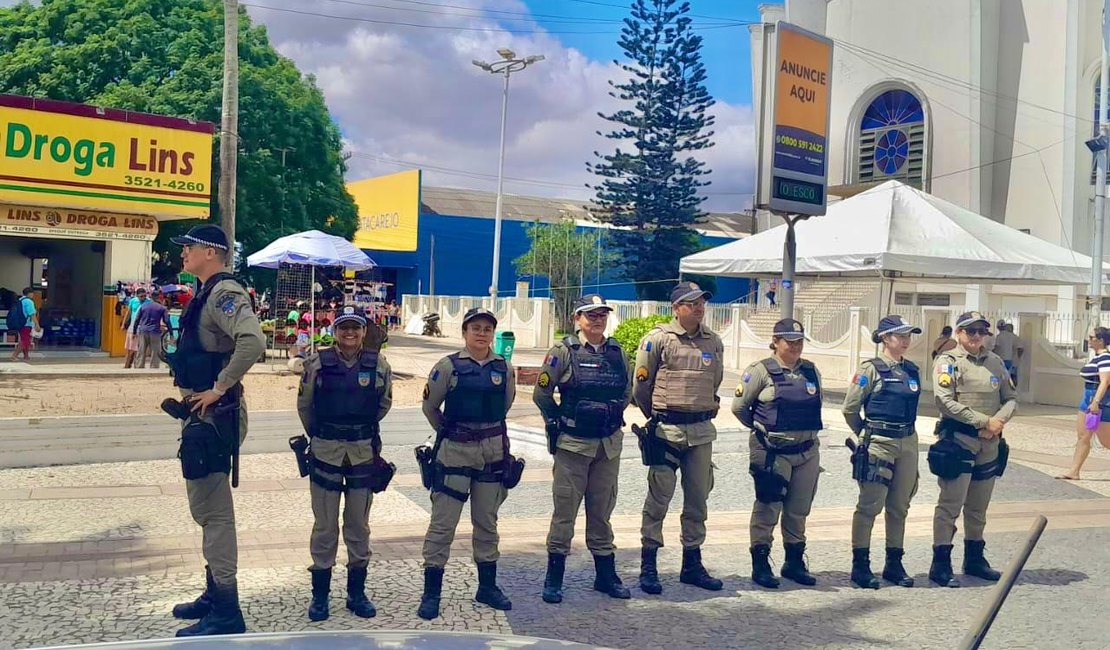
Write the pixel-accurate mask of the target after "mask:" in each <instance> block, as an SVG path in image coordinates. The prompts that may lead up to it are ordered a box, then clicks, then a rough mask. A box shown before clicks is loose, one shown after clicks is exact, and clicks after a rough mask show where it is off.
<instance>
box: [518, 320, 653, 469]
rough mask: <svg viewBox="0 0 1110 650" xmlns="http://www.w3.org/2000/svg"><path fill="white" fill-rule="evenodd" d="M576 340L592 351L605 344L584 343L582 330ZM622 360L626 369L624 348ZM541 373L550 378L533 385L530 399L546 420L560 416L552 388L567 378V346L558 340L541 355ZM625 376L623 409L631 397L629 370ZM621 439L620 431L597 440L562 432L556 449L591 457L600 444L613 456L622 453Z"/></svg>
mask: <svg viewBox="0 0 1110 650" xmlns="http://www.w3.org/2000/svg"><path fill="white" fill-rule="evenodd" d="M578 340H579V341H580V342H581V343H582V345H584V346H589V348H590V349H592V350H594V351H595V352H600V351H601V350H602V348H603V347H604V345H605V343H602V345H601V346H595V345H593V344H591V343H589V342H587V341H586V337H585V336H583V335H582V333H581V332H579V333H578ZM621 360H622V361H623V362H624V367H625V368H628V355H627V354H625V352H624V350H621ZM544 373H546V374H547V377H548V378H549V379H548V380H547V382H546V383H547V385H546V386H543V385H541V384H542V383H543V382H540V383H537V384H536V390H535V391H533V392H532V401H533V402H535V403H536V406H538V407H539V408H540V412H541V413H543V417H544V419H545V420H555V419H558V417H559V403H558V402H556V401H555V389H556V388H558V384H561V383H563V382H566V381H570V375H571V370H570V348H568V347H567V346H565V345H563V343H562V342H559V343H557V344H556V345H555V347H553V348H551V350H550V351H549V352H548V353H547V356H546V357H544V360H543V365H542V366H541V367H540V376H541V377H542V376H544ZM628 378H629V383H628V387H627V388H626V389H625V391H624V405H623V406H622V407H621V408H622V409H623V408H624V407H627V406H628V403H629V402H630V401H631V400H632V381H631V380H632V375H631V373H629V377H628ZM561 398H562V396H561V395H560V399H561ZM623 438H624V433H623V432H622V431H620V430H617V432H616V433H614V434H613V435H611V436H608V437H606V438H601V439H600V440H599V439H596V438H580V437H578V436H572V435H569V434H566V433H563V434H560V435H559V440H558V442H557V443H556V446H557V447H558V448H559V449H565V450H567V451H570V452H573V453H576V454H582V455H583V456H589V457H590V458H593V457H594V456H597V448H598V447H599V446H603V447H604V448H605V457H606V458H609V459H613V458H617V457H618V456H620V455H621V447H622V445H623Z"/></svg>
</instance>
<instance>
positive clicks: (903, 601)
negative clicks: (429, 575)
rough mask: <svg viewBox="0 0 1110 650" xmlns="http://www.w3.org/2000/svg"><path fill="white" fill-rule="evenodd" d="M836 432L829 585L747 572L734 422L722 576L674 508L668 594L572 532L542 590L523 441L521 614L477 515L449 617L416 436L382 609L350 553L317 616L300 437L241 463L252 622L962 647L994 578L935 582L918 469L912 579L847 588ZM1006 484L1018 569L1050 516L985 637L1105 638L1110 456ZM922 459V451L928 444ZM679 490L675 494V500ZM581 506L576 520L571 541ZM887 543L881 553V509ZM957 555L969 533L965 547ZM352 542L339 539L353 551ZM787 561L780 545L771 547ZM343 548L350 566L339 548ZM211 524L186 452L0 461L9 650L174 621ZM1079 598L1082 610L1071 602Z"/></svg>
mask: <svg viewBox="0 0 1110 650" xmlns="http://www.w3.org/2000/svg"><path fill="white" fill-rule="evenodd" d="M842 439H843V435H842V434H840V433H837V432H831V433H829V434H826V435H823V436H822V465H823V466H824V468H825V470H826V471H825V472H824V473H823V475H822V478H821V483H820V487H819V489H818V494H817V499H816V502H815V504H814V512H813V514H812V516H811V517H810V520H809V526H808V533H809V540H810V543H809V548H808V557H809V561H810V565H811V568H812V569H813V570H814V571H815V572H816V573H817V575H818V577H819V579H820V583H819V585H818V586H817V587H816V588H799V587H796V586H794V585H792V584H790V585H785V586H784V588H783V589H780V590H778V591H768V590H762V589H759V588H757V587H754V586H753V585H752V583H751V582H750V580H748V578H747V575H748V573H749V572H750V559H749V556H748V551H747V544H748V532H747V522H748V517H749V509H750V506H751V502H752V498H753V495H752V488H751V480H750V478H749V477H748V476H747V454H746V452H744V451H743V450H744V448H745V445H744V444H743V438H742V436H740V435H739V434H729V433H725V434H723V435H722V436H721V438H720V439H719V441H718V442H717V443H716V445H715V463H716V465H717V476H716V488H715V490H714V491H713V493H712V497H711V501H710V511H711V514H710V520H709V524H708V527H709V537H708V540H707V542H706V545H705V548H704V555H705V562H706V565H707V566H708V567H709V569H710V570H711V571H712V572H713V573H714V574H716V575H718V576H720V577H721V578H722V579H724V580H725V583H726V587H725V589H724V590H723V591H721V592H716V593H710V592H705V591H701V590H698V589H695V588H693V587H689V586H686V585H681V584H680V583H679V582H678V570H679V565H680V556H681V549H680V548H679V546H678V513H677V511H673V514H672V515H671V516H670V517H668V519H667V522H666V526H665V535H666V539H667V540H668V546H667V547H666V548H665V549H664V550H663V551H662V552H661V554H660V563H661V566H660V569H661V573H662V574H663V581H664V584H665V591H664V593H663V595H661V596H647V595H645V594H643V593H642V592H640V591H639V590H638V589H635V588H634V589H633V598H632V599H631V600H628V601H617V600H612V599H609V598H607V597H605V596H604V595H602V594H599V593H597V592H595V591H593V590H592V588H591V587H592V579H593V567H592V562H591V559H590V557H589V554H588V553H587V552H586V551H585V550H584V549H583V548H582V545H581V542H580V541H579V542H578V543H577V544H576V546H575V551H574V553H573V554H572V556H571V558H570V560H569V562H568V573H567V581H566V599H565V601H564V602H563V603H562V604H561V605H557V606H551V605H547V604H545V603H543V602H542V601H541V600H540V598H539V592H540V589H541V585H542V582H543V571H544V563H545V559H544V553H545V546H544V539H545V536H546V532H547V523H548V517H549V516H550V504H551V491H550V461H549V459H548V457H546V455H545V454H542V453H540V454H535V453H530V454H529V461H528V462H529V465H528V469H527V470H526V473H525V477H524V481H523V482H522V483H521V485H520V486H518V487H517V488H516V489H514V490H513V491H512V492H511V493H510V496H509V499H508V501H507V502H506V504H505V506H504V507H503V509H502V511H501V522H500V529H501V534H502V552H503V557H502V562H501V567H500V575H501V581H502V585H503V587H504V588H505V590H506V592H507V593H508V594H509V595H510V596H511V597H512V598H513V601H514V608H513V610H512V611H510V612H507V613H503V612H495V611H493V610H491V609H489V608H486V607H483V606H480V605H477V604H476V603H474V602H473V600H472V595H473V591H474V589H475V586H476V581H477V580H476V575H475V572H474V567H473V564H472V562H471V561H470V559H469V555H470V548H469V534H470V528H469V525H468V524H467V523H465V522H467V521H468V517H467V515H466V513H464V515H463V518H462V520H463V522H464V523H463V524H462V525H460V529H459V534H458V536H457V539H456V544H455V549H454V551H453V553H454V557H453V559H452V560H451V563H450V565H449V567H448V573H447V579H446V583H445V600H444V616H443V617H442V618H441V619H438V620H436V621H433V622H430V623H429V622H425V621H421V620H420V619H418V618H417V617H416V616H415V609H416V605H417V603H418V601H419V594H420V590H421V569H420V547H421V540H422V537H423V534H424V529H425V527H426V525H427V520H428V497H427V493H426V492H425V491H424V490H423V489H422V488H421V487H420V485H419V478H418V476H417V474H416V467H415V463H414V461H413V459H412V451H411V447H410V446H390V447H386V449H385V450H384V455H386V457H387V458H390V459H391V460H393V461H394V462H396V463H397V465H398V472H399V474H398V476H397V478H396V479H395V481H396V482H395V483H394V485H393V486H391V487H390V489H389V490H388V491H386V492H385V493H383V494H382V495H379V496H378V497H377V498H376V499H375V502H374V505H373V508H372V510H371V530H372V533H371V535H372V539H373V540H374V557H373V558H372V560H371V577H370V580H369V582H368V586H369V591H370V596H371V598H372V599H373V600H374V601H375V603H376V604H377V605H378V610H379V614H378V617H377V618H375V619H372V620H369V621H366V620H361V619H356V618H354V617H353V616H351V615H350V614H349V613H348V612H347V611H346V610H345V609H344V608H343V603H342V598H343V593H342V588H341V586H342V584H344V580H345V575H344V573H345V570H344V569H342V568H339V569H337V574H336V576H335V582H334V585H333V586H334V587H335V590H333V593H332V609H333V615H332V617H331V618H330V619H329V620H328V621H326V622H323V623H310V622H309V621H308V620H307V618H306V616H305V608H306V607H307V602H308V595H309V593H308V592H309V586H308V582H309V579H308V573H307V571H306V570H305V569H306V567H307V566H308V564H309V558H308V553H307V540H308V533H309V529H310V527H311V515H310V508H309V502H308V492H307V487H306V482H305V481H304V480H303V479H299V478H297V477H296V474H295V469H294V465H293V461H292V457H291V455H290V454H288V453H286V454H255V455H250V456H246V457H244V459H243V463H242V466H243V481H242V485H241V487H240V489H239V490H238V491H237V492H236V495H235V500H236V511H237V514H238V519H239V531H240V579H239V581H240V589H241V597H242V601H243V608H244V614H245V616H246V618H247V624H248V627H249V629H250V630H251V631H259V632H261V631H282V630H302V629H352V628H371V627H372V628H379V629H405V628H417V629H446V630H467V631H480V632H494V633H515V634H522V635H533V636H546V637H554V638H561V639H567V640H572V641H579V642H586V643H593V644H597V645H602V646H608V647H616V648H655V647H660V648H668V649H671V648H674V649H681V648H702V647H753V648H754V647H760V648H764V647H772V648H778V647H781V648H797V647H808V646H817V645H821V646H826V647H837V648H886V647H898V648H950V647H953V646H955V645H956V644H957V642H958V640H959V639H960V638H961V637H962V635H963V633H964V631H965V630H966V628H967V626H968V625H969V623H970V621H971V619H972V617H973V616H974V614H975V612H976V611H977V610H978V609H979V607H980V606H981V605H982V603H983V602H984V600H985V599H986V598H987V597H988V593H989V586H988V585H987V584H986V583H983V582H982V581H979V580H975V579H967V580H966V583H967V584H965V587H964V588H962V589H959V590H952V589H940V588H934V587H931V586H930V585H929V584H928V581H927V579H926V577H925V575H924V574H925V572H926V571H927V569H928V563H929V552H930V551H929V545H930V543H931V542H930V535H931V516H932V505H933V504H934V503H935V500H936V495H937V486H936V482H935V480H934V479H933V478H932V476H930V475H928V474H925V475H924V476H923V477H922V481H921V487H920V490H919V492H918V495H917V497H916V498H915V500H914V505H913V507H912V508H911V510H910V519H909V522H908V527H907V534H908V540H907V557H906V565H907V568H908V569H909V570H910V571H911V572H913V573H915V574H917V581H918V587H916V588H914V589H902V588H897V587H892V586H889V585H888V586H886V587H884V588H883V589H881V590H880V591H878V592H864V591H861V590H857V589H853V588H851V586H850V584H849V582H848V571H849V569H850V543H849V533H850V522H851V513H852V509H853V506H854V503H855V495H856V487H855V484H854V483H852V482H851V481H850V480H849V478H848V471H847V469H848V461H847V452H846V450H845V449H844V448H843V447H841V446H837V442H838V440H842ZM1023 453H1024V455H1025V456H1027V457H1028V459H1029V460H1025V459H1020V460H1018V461H1017V462H1015V463H1013V464H1012V465H1011V467H1010V469H1009V470H1008V471H1007V473H1006V476H1005V478H1004V479H1002V480H1001V481H999V483H998V484H997V487H996V489H995V498H994V502H993V504H992V508H991V515H990V521H989V524H988V531H987V532H988V543H989V546H988V554H989V556H990V557H991V558H992V559H993V560H994V564H995V565H996V566H999V567H1001V566H1004V565H1005V564H1006V563H1007V561H1008V558H1009V557H1010V556H1011V555H1012V553H1013V552H1015V550H1016V549H1017V548H1018V547H1019V546H1020V544H1021V542H1022V540H1023V539H1024V536H1025V531H1026V530H1027V529H1028V527H1029V525H1030V522H1031V521H1032V519H1033V517H1034V516H1035V515H1036V514H1038V513H1044V514H1046V515H1047V516H1048V517H1049V520H1050V522H1049V528H1048V531H1047V532H1046V533H1045V535H1044V537H1043V538H1042V540H1041V543H1040V545H1039V546H1038V548H1037V550H1036V552H1035V553H1034V555H1033V557H1032V558H1031V559H1030V561H1029V563H1028V564H1027V566H1026V570H1025V572H1024V573H1023V574H1022V577H1021V579H1020V580H1019V583H1018V585H1017V587H1016V588H1015V590H1014V591H1013V592H1012V594H1011V596H1010V599H1009V600H1008V601H1007V603H1006V606H1005V608H1004V609H1003V610H1002V613H1001V615H1000V616H999V618H998V620H997V621H996V623H995V625H994V629H993V630H992V632H991V634H990V636H989V637H988V640H987V643H986V644H985V645H984V647H989V648H1043V647H1048V646H1050V645H1062V646H1065V647H1068V648H1107V647H1110V641H1107V638H1108V637H1107V632H1106V630H1107V628H1106V625H1105V623H1104V621H1102V620H1101V619H1100V618H1099V617H1098V612H1101V611H1103V610H1104V609H1105V606H1106V605H1107V604H1110V599H1108V596H1107V594H1110V571H1108V569H1110V556H1107V554H1106V553H1105V550H1104V549H1105V540H1106V535H1107V532H1108V531H1110V498H1107V495H1108V493H1110V489H1108V488H1107V487H1106V486H1108V485H1110V482H1108V481H1107V480H1106V479H1107V478H1110V477H1108V476H1106V472H1105V471H1102V472H1101V473H1100V472H1098V471H1095V472H1091V473H1088V474H1085V476H1089V477H1090V478H1089V479H1088V480H1084V481H1080V482H1064V481H1058V480H1054V479H1052V478H1051V476H1052V473H1053V472H1055V471H1058V469H1059V467H1060V464H1061V463H1062V462H1064V461H1066V458H1064V457H1063V456H1061V455H1052V454H1041V453H1037V452H1031V451H1025V452H1023ZM922 461H923V463H922V467H923V468H924V459H922ZM644 476H645V468H644V467H643V466H642V465H640V463H639V461H638V459H637V457H636V450H635V443H634V439H633V438H631V437H629V439H628V444H626V454H625V457H624V458H623V460H622V467H621V480H620V486H619V493H620V496H619V498H618V504H617V509H616V512H615V514H614V518H613V523H614V528H615V531H616V535H617V544H618V547H619V548H620V549H621V550H620V551H619V553H618V568H619V569H620V571H621V573H622V574H623V576H624V578H625V581H626V583H629V584H630V586H633V585H634V581H635V576H636V572H637V570H638V562H639V551H638V546H639V523H640V508H641V506H642V503H643V497H644V493H645V491H646V486H645V481H644ZM681 500H682V497H681V494H676V495H675V498H674V501H673V504H675V505H678V504H681ZM581 528H582V523H581V522H580V523H579V540H580V539H581V534H582V533H581ZM874 546H875V548H876V555H881V548H882V546H883V544H882V525H881V518H880V521H879V525H878V526H877V527H876V539H875V543H874ZM955 555H956V558H957V562H958V561H959V559H960V558H962V549H961V548H959V547H957V551H956V553H955ZM341 556H342V553H341ZM773 559H774V560H775V561H776V562H781V560H782V552H781V548H780V547H776V549H775V552H774V555H773ZM341 563H342V562H341ZM202 567H203V559H202V558H201V556H200V537H199V530H198V529H197V528H196V526H195V525H194V524H193V522H192V521H191V520H190V518H189V516H188V512H187V506H186V503H185V499H184V485H183V481H182V479H181V478H180V473H179V468H178V466H177V464H176V463H175V462H172V461H147V462H127V463H105V464H97V465H80V466H61V467H48V468H30V469H11V470H0V603H3V604H4V606H3V607H0V648H16V647H18V648H24V647H35V646H45V645H53V644H62V643H80V642H92V641H108V640H120V639H135V638H151V637H165V636H170V635H172V632H173V631H174V630H175V629H176V628H177V627H179V625H180V622H179V621H175V620H173V619H172V618H171V617H170V615H169V610H170V607H171V605H172V604H173V603H175V602H178V601H181V600H186V599H189V598H192V597H194V596H195V595H196V593H197V592H198V591H199V589H200V588H201V586H202ZM1069 603H1075V604H1076V605H1078V606H1070V607H1069V606H1068V604H1069Z"/></svg>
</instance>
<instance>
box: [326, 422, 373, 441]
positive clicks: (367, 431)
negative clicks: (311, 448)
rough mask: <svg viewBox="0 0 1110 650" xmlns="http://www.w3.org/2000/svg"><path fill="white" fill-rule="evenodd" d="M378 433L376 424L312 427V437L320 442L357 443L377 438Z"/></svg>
mask: <svg viewBox="0 0 1110 650" xmlns="http://www.w3.org/2000/svg"><path fill="white" fill-rule="evenodd" d="M379 431H380V429H379V427H378V423H377V422H374V423H373V424H367V423H361V424H319V425H317V426H315V427H313V431H312V436H313V437H315V438H320V439H321V440H339V441H341V442H358V441H360V440H372V439H374V438H376V437H378V435H379Z"/></svg>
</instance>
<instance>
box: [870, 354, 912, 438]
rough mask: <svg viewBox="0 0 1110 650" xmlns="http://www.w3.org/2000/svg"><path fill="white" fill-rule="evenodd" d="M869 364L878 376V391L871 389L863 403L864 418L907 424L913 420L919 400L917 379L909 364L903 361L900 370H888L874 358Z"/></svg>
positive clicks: (878, 359) (888, 367)
mask: <svg viewBox="0 0 1110 650" xmlns="http://www.w3.org/2000/svg"><path fill="white" fill-rule="evenodd" d="M871 365H873V366H875V370H876V371H877V372H878V373H879V382H878V383H879V385H878V387H877V388H878V389H877V390H876V389H875V388H872V390H871V395H870V396H869V397H868V398H867V400H866V401H865V402H864V405H863V406H864V414H865V415H866V416H867V419H868V420H869V421H870V420H878V421H881V422H895V423H899V424H910V423H912V422H914V420H916V419H917V403H918V401H919V400H920V399H921V377H920V374H919V372H918V369H917V366H916V365H914V363H913V362H912V361H909V360H903V361H902V368H901V369H898V368H891V367H890V366H889V365H887V363H886V362H885V361H883V360H882V359H880V358H878V357H876V358H874V359H872V360H871Z"/></svg>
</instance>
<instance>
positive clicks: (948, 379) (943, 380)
mask: <svg viewBox="0 0 1110 650" xmlns="http://www.w3.org/2000/svg"><path fill="white" fill-rule="evenodd" d="M937 383H938V384H940V385H941V386H944V387H945V388H948V387H949V386H951V385H952V375H950V374H948V373H946V372H944V373H941V374H940V375H938V376H937Z"/></svg>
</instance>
